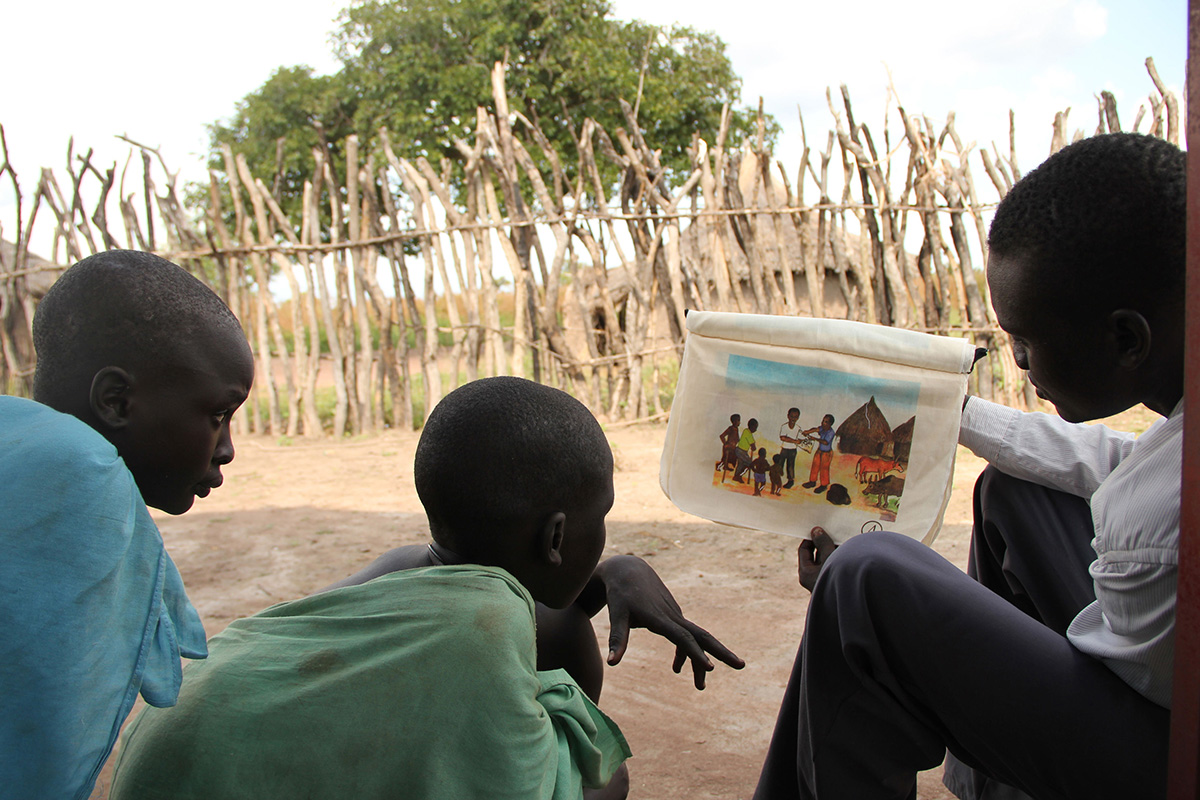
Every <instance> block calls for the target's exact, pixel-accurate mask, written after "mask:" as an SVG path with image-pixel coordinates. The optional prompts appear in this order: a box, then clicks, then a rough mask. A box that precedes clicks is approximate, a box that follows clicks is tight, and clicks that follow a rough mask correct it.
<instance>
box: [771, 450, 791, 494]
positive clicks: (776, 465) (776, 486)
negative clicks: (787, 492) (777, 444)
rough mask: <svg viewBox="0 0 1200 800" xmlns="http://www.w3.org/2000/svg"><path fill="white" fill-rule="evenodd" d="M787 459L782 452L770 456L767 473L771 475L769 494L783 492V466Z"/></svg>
mask: <svg viewBox="0 0 1200 800" xmlns="http://www.w3.org/2000/svg"><path fill="white" fill-rule="evenodd" d="M785 463H787V459H786V458H785V457H784V455H783V453H776V454H775V455H774V456H772V457H771V468H770V469H769V470H767V474H768V475H770V476H771V494H783V467H784V464H785Z"/></svg>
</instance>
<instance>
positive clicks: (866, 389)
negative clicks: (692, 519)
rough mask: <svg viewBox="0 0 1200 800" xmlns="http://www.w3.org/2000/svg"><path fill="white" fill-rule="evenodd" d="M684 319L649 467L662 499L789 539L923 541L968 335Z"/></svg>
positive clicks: (953, 437)
mask: <svg viewBox="0 0 1200 800" xmlns="http://www.w3.org/2000/svg"><path fill="white" fill-rule="evenodd" d="M687 327H688V338H687V343H686V345H685V348H684V356H683V363H682V365H681V367H680V372H679V382H678V386H677V389H676V394H675V400H674V404H673V406H672V408H671V419H670V422H669V424H668V426H667V438H666V444H665V446H664V448H663V455H662V463H661V467H660V471H659V480H660V482H661V484H662V487H663V491H664V492H666V494H667V496H668V497H669V498H670V499H671V500H672V502H674V503H675V505H677V506H678V507H679V508H680V509H682V510H683V511H686V512H688V513H691V514H696V515H697V516H701V517H705V518H707V519H711V520H713V521H715V522H722V523H725V524H728V525H737V526H740V527H745V528H756V529H758V530H764V531H771V532H775V533H784V534H789V535H793V536H802V537H803V536H807V535H808V534H809V531H810V530H811V529H812V527H813V526H814V525H820V526H822V527H824V528H825V529H826V531H828V532H829V534H830V535H831V536H833V537H834V539H835V540H836V541H839V542H841V541H845V540H846V539H847V538H849V537H850V536H853V535H854V534H857V533H860V532H862V531H864V530H872V529H880V528H883V529H886V530H893V531H896V532H898V533H903V534H905V535H907V536H911V537H913V538H915V539H919V540H921V541H923V542H925V543H926V544H929V543H931V542H932V541H933V539H934V537H935V536H936V535H937V532H938V529H939V528H940V526H941V520H942V515H943V513H944V512H945V509H946V503H947V501H948V500H949V497H950V487H951V483H952V480H953V477H954V454H955V447H956V445H957V443H958V427H959V420H960V418H961V415H962V401H963V396H964V395H965V393H966V388H967V375H968V374H969V373H970V371H971V367H972V366H973V365H974V363H975V360H976V357H977V353H976V347H975V345H974V344H972V343H971V342H969V341H967V340H965V339H957V338H951V337H946V336H933V335H930V334H924V333H919V332H916V331H909V330H902V329H898V328H888V327H884V326H880V325H868V324H866V323H860V322H849V321H846V320H826V319H810V318H800V317H776V316H765V315H758V314H729V313H718V312H691V313H689V314H688V317H687Z"/></svg>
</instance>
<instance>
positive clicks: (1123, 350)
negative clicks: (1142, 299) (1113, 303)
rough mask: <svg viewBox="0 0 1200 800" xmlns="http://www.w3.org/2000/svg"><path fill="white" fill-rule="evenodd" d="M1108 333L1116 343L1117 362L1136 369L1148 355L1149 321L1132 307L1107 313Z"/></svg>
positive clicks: (1149, 340)
mask: <svg viewBox="0 0 1200 800" xmlns="http://www.w3.org/2000/svg"><path fill="white" fill-rule="evenodd" d="M1108 327H1109V333H1110V335H1111V336H1112V337H1113V342H1114V344H1115V345H1116V354H1117V363H1118V364H1119V365H1120V366H1121V367H1122V368H1124V369H1136V368H1138V367H1139V366H1141V365H1142V363H1143V362H1145V360H1146V358H1147V357H1148V356H1149V355H1150V343H1151V333H1150V323H1149V322H1147V321H1146V318H1145V317H1143V316H1142V315H1141V313H1140V312H1138V311H1135V310H1134V309H1132V308H1118V309H1117V310H1116V311H1114V312H1112V313H1111V314H1109V315H1108Z"/></svg>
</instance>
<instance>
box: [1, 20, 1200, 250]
mask: <svg viewBox="0 0 1200 800" xmlns="http://www.w3.org/2000/svg"><path fill="white" fill-rule="evenodd" d="M466 1H467V2H469V1H470V0H466ZM344 4H345V0H289V2H288V3H286V4H281V3H277V2H270V1H269V0H206V2H204V3H178V2H162V0H154V2H150V1H149V0H109V2H104V3H98V2H95V0H87V2H84V1H83V0H41V1H40V2H32V3H22V4H19V5H16V6H15V7H13V8H9V9H6V11H5V13H4V25H5V29H6V36H5V43H4V46H3V47H0V75H2V76H3V78H2V79H0V125H3V126H4V131H5V134H6V137H7V142H8V148H9V156H10V160H11V163H12V164H13V165H14V166H15V168H16V170H17V174H18V177H19V178H20V181H21V186H22V188H23V190H24V191H25V193H26V194H27V195H30V194H32V192H33V189H34V187H35V186H36V183H37V177H38V170H39V168H41V167H53V168H54V169H55V171H56V173H57V174H58V176H59V182H60V184H61V183H63V182H64V181H65V180H66V178H65V170H64V169H63V165H64V163H65V156H66V148H67V141H68V139H69V138H70V137H71V136H74V137H75V147H76V151H77V152H80V151H81V150H82V149H86V148H94V149H95V151H96V155H95V159H94V160H95V163H98V164H100V165H101V166H103V167H107V166H111V165H112V164H113V162H117V163H118V166H120V165H121V164H123V163H124V161H125V159H126V157H127V155H128V153H129V147H128V146H127V145H125V144H124V143H123V142H120V141H119V140H117V139H116V138H115V137H116V136H117V135H119V134H127V135H129V136H130V137H131V138H134V139H136V140H138V141H141V142H143V143H145V144H147V145H150V146H153V147H159V148H161V152H162V155H163V157H164V158H165V160H166V162H167V164H168V166H170V167H171V168H172V169H177V170H180V172H181V175H182V178H183V179H185V180H186V179H202V178H203V177H204V174H205V173H204V167H203V162H204V159H203V153H204V150H205V146H206V143H207V134H206V129H205V125H206V124H208V123H211V122H213V121H215V120H217V119H220V118H224V117H227V116H228V115H229V114H230V113H231V112H232V110H233V108H234V104H235V103H236V102H237V100H238V99H239V98H241V97H243V96H244V95H246V94H247V93H249V92H251V91H253V90H254V89H256V88H257V87H258V86H260V85H261V84H262V83H263V82H264V81H265V80H266V78H267V77H268V76H269V75H270V73H271V71H272V70H273V69H274V68H276V67H278V66H283V65H294V64H306V65H308V66H311V67H313V68H314V69H315V70H317V71H318V72H331V71H335V70H336V69H337V66H338V63H337V61H336V59H335V57H334V55H333V48H332V46H331V45H330V42H329V34H330V32H331V31H332V30H333V29H334V27H335V26H336V17H337V14H338V11H339V10H340V8H341V7H342V6H343V5H344ZM613 8H614V14H615V16H616V17H618V18H622V19H632V18H639V19H643V20H645V21H647V22H651V23H657V24H664V25H669V24H681V25H687V26H691V27H694V28H697V29H701V30H711V31H714V32H716V33H717V34H718V35H719V36H720V37H721V38H722V39H723V40H724V41H725V42H726V44H727V45H728V49H727V52H728V54H729V56H730V58H731V60H732V63H733V68H734V70H735V72H737V73H738V74H739V75H741V76H742V79H743V83H742V100H743V102H744V103H746V104H756V103H757V102H758V98H759V97H762V98H763V102H764V106H765V108H766V109H767V110H768V111H769V112H771V113H772V114H774V115H775V117H776V119H778V121H779V122H780V123H781V124H782V126H783V133H782V136H781V137H780V140H779V142H778V144H777V148H776V155H777V157H778V158H780V159H781V160H782V161H783V162H784V164H785V165H786V166H788V167H789V171H790V170H792V169H794V168H795V166H796V165H797V164H798V162H799V157H800V152H801V145H800V141H801V139H800V126H799V123H798V118H797V111H796V109H797V106H799V108H800V109H802V111H803V113H804V122H805V127H806V130H807V132H808V136H809V143H810V145H812V146H813V148H814V150H818V149H822V148H823V147H824V140H825V135H826V132H827V131H828V130H829V129H831V128H832V126H833V120H832V117H831V116H830V113H829V111H828V108H827V105H826V102H825V90H826V88H827V87H828V88H832V90H833V92H834V93H835V97H836V96H837V92H838V86H839V85H840V84H843V83H845V84H847V85H848V87H849V90H850V94H851V97H852V99H853V102H854V107H855V114H856V117H857V118H858V119H859V120H862V121H866V122H867V123H868V124H869V125H870V126H871V127H872V132H873V133H874V134H875V136H876V138H877V139H881V138H882V136H881V134H880V133H878V132H877V129H878V128H879V127H881V126H882V119H883V115H884V112H885V109H886V108H887V107H888V103H889V99H888V84H889V71H890V76H891V80H892V81H893V82H894V85H895V87H896V90H897V92H898V93H899V96H900V99H901V101H902V102H903V104H904V106H905V108H906V110H907V111H909V112H910V113H922V114H925V115H927V116H929V117H930V118H931V119H932V120H933V121H934V123H935V125H940V123H942V122H943V121H944V120H945V118H946V114H947V112H949V111H952V110H953V111H954V112H955V113H956V120H957V122H956V127H957V129H958V131H959V133H960V134H961V135H962V136H963V138H964V139H965V140H968V141H976V142H978V143H979V144H980V145H987V144H989V143H990V142H992V141H996V142H997V143H999V144H1000V145H1001V147H1002V149H1003V148H1004V147H1005V146H1006V142H1007V137H1008V110H1009V109H1010V108H1011V109H1013V110H1014V111H1015V113H1016V120H1017V143H1018V160H1019V163H1020V166H1021V169H1022V170H1023V171H1026V172H1027V171H1028V170H1029V169H1031V168H1032V167H1033V166H1036V164H1037V163H1038V162H1040V161H1041V160H1042V159H1043V158H1045V156H1046V155H1048V147H1049V142H1050V132H1051V124H1052V122H1053V119H1054V113H1055V111H1059V110H1063V109H1065V108H1067V107H1070V108H1071V109H1072V110H1071V115H1070V122H1071V128H1072V130H1074V129H1075V128H1077V127H1078V128H1083V129H1084V130H1085V131H1087V132H1088V133H1090V132H1091V131H1092V130H1093V129H1094V127H1095V124H1096V102H1095V99H1094V95H1095V94H1097V93H1099V92H1100V91H1101V90H1104V89H1107V90H1109V91H1112V92H1113V93H1114V95H1115V96H1116V98H1117V101H1118V109H1119V111H1120V113H1121V121H1122V124H1123V125H1124V126H1126V127H1128V126H1130V125H1131V124H1132V120H1133V117H1134V115H1135V113H1136V111H1137V107H1138V104H1139V103H1140V102H1144V101H1145V97H1146V96H1147V95H1148V94H1150V93H1151V92H1153V85H1152V83H1151V81H1150V78H1149V77H1148V75H1147V73H1146V69H1145V66H1144V62H1145V59H1146V57H1147V56H1153V57H1154V59H1155V62H1156V64H1157V66H1158V70H1159V74H1160V75H1161V76H1162V78H1163V80H1164V81H1165V82H1166V83H1167V84H1168V86H1170V87H1171V88H1173V89H1174V90H1175V91H1176V93H1177V94H1179V95H1180V97H1181V98H1182V89H1183V80H1184V63H1185V56H1186V38H1187V37H1186V33H1187V19H1186V14H1187V4H1186V2H1185V0H1008V2H1006V3H1004V4H991V3H978V2H971V1H970V0H967V2H961V1H960V2H949V1H948V0H922V1H921V2H897V1H896V0H857V2H855V3H829V2H820V3H816V2H811V1H809V2H802V1H800V2H798V1H797V0H763V1H762V2H757V3H748V4H746V5H741V4H731V3H728V2H721V3H718V2H716V0H687V1H686V2H684V1H683V0H613ZM1143 129H1144V126H1143ZM12 197H13V193H12V187H11V183H10V182H9V180H8V178H7V176H5V177H4V178H3V179H0V225H3V226H4V232H5V237H6V238H10V239H11V238H12V236H11V234H10V233H9V231H11V226H12V214H13V200H12Z"/></svg>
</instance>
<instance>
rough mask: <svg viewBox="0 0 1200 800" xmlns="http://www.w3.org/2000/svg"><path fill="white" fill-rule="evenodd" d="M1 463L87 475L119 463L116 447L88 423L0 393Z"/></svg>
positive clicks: (28, 468)
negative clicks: (1, 395) (0, 395)
mask: <svg viewBox="0 0 1200 800" xmlns="http://www.w3.org/2000/svg"><path fill="white" fill-rule="evenodd" d="M0 464H3V465H5V466H4V467H3V468H4V469H6V470H7V469H10V468H16V467H21V471H22V472H24V473H29V472H31V471H34V470H41V471H45V472H47V473H52V472H54V471H59V473H60V474H64V473H65V474H68V475H72V476H87V475H90V474H93V473H95V472H96V471H97V470H101V471H104V470H108V469H113V468H115V467H120V469H121V470H123V471H125V472H126V473H128V470H125V468H124V466H123V464H121V462H120V459H119V456H118V455H117V449H116V448H115V447H113V445H112V443H110V442H109V441H108V440H107V439H105V438H104V437H103V436H101V435H100V434H99V433H97V432H96V431H95V430H93V429H92V428H91V427H90V426H89V425H88V424H87V423H85V422H82V421H81V420H79V419H76V418H75V417H73V416H71V415H70V414H64V413H62V412H60V411H55V410H54V409H53V408H50V407H49V406H47V405H43V404H42V403H38V402H35V401H33V400H26V399H24V398H20V397H7V396H3V397H0Z"/></svg>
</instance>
